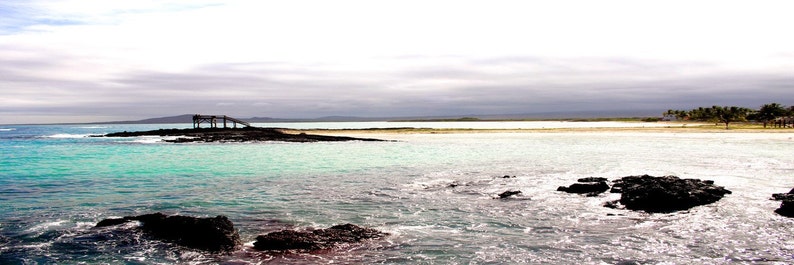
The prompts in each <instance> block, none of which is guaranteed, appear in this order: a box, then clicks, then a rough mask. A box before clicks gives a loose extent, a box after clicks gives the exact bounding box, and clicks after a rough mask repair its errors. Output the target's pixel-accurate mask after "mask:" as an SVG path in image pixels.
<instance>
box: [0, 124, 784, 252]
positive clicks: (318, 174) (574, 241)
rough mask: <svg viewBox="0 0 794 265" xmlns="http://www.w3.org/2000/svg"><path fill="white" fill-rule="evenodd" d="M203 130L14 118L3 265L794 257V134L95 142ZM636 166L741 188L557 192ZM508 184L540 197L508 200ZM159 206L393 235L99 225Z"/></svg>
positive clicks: (3, 207) (5, 180) (7, 148)
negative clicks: (322, 247) (630, 200)
mask: <svg viewBox="0 0 794 265" xmlns="http://www.w3.org/2000/svg"><path fill="white" fill-rule="evenodd" d="M287 125H289V124H287ZM186 126H190V125H189V124H187V125H127V126H121V125H99V126H97V125H85V126H81V125H57V126H56V125H53V126H0V140H1V141H2V142H0V154H1V155H0V159H1V160H0V168H2V171H0V263H3V264H5V263H10V264H15V263H26V264H36V263H38V264H50V263H77V262H85V263H113V264H128V263H134V264H170V263H195V264H203V263H231V264H240V263H242V264H248V263H250V264H259V263H273V264H285V263H286V264H306V263H323V264H324V263H329V262H335V263H359V264H372V263H386V264H393V263H404V264H416V263H419V264H431V263H434V264H450V263H451V264H472V263H473V264H489V263H490V264H505V263H539V264H546V263H552V264H571V263H585V264H588V263H589V264H615V263H618V262H622V261H636V262H639V263H643V264H645V263H650V264H656V263H674V264H679V263H718V264H719V263H730V262H753V261H756V262H768V263H779V264H787V263H792V262H794V240H792V239H790V235H791V234H792V232H794V228H793V227H794V226H792V225H794V221H792V219H788V218H784V217H780V216H777V215H776V214H774V213H773V212H772V211H773V210H774V209H776V208H777V207H778V206H779V203H778V202H774V201H770V200H768V198H769V197H770V195H771V194H772V193H780V192H786V191H788V190H790V189H791V188H792V187H794V151H792V150H794V149H793V148H792V147H794V140H792V137H794V134H791V133H768V134H767V133H757V134H743V133H630V132H623V133H599V132H593V133H495V134H405V135H398V134H383V135H371V137H374V138H381V139H388V140H394V141H389V142H342V143H338V142H335V143H278V142H262V143H242V144H167V143H162V142H159V141H158V138H146V137H143V138H96V137H86V136H88V135H93V134H104V133H108V132H115V131H125V130H127V131H135V130H146V129H156V128H172V127H186ZM299 126H306V124H296V125H295V127H299ZM333 126H341V127H347V126H362V125H360V124H336V125H333ZM442 126H443V125H442ZM280 127H288V126H280ZM329 127H330V126H329ZM367 137H370V135H368V136H367ZM637 174H651V175H668V174H672V175H678V176H680V177H685V178H700V179H712V180H714V181H715V182H716V184H717V185H722V186H725V187H726V188H728V189H729V190H731V191H733V194H731V195H728V196H727V197H725V198H724V199H723V200H721V201H719V202H717V203H715V204H713V205H709V206H704V207H698V208H695V209H692V210H690V211H687V212H681V213H674V214H663V215H659V214H655V215H649V214H644V213H636V212H627V211H622V210H615V209H608V208H604V207H601V204H602V203H603V202H605V201H608V200H612V199H616V197H615V196H616V195H615V194H606V195H601V196H600V197H581V196H574V195H568V194H561V193H557V192H555V191H554V190H555V189H556V187H557V186H561V185H568V184H570V183H572V182H574V181H575V180H576V179H577V178H580V177H588V176H596V177H607V178H610V179H615V178H618V177H622V176H627V175H637ZM504 175H510V176H516V177H515V178H508V179H504V178H502V176H504ZM451 184H454V185H451ZM453 186H454V187H453ZM506 190H521V191H522V195H523V196H521V197H519V198H517V199H513V200H495V199H493V197H495V196H496V195H497V194H499V193H501V192H503V191H506ZM157 211H160V212H164V213H166V214H184V215H193V216H215V215H226V216H228V217H229V218H230V219H231V220H232V221H233V222H234V223H235V226H236V227H237V228H238V229H239V230H240V234H241V236H242V238H243V241H245V242H247V243H249V244H250V242H252V241H253V240H254V238H255V237H256V235H258V234H262V233H266V232H269V231H273V230H278V229H283V228H288V227H328V226H331V225H335V224H342V223H354V224H358V225H363V226H368V227H373V228H376V229H380V230H384V231H386V232H389V233H391V235H390V236H389V237H387V238H386V239H384V240H378V241H373V242H368V243H366V244H363V245H360V246H349V247H347V248H345V249H341V250H339V251H334V252H330V253H311V254H288V255H280V254H273V253H261V252H257V251H254V250H252V249H250V248H248V247H244V248H242V249H241V250H240V251H237V252H235V253H231V254H228V255H216V254H212V253H203V252H200V251H193V250H188V249H183V248H179V247H175V246H172V245H168V244H165V243H161V242H156V241H151V240H147V239H145V238H138V239H136V242H137V243H136V244H126V243H124V242H121V240H115V241H114V240H109V239H108V238H107V237H108V236H107V234H106V233H107V231H103V230H97V229H92V228H91V227H92V226H93V225H94V224H95V223H96V222H98V221H99V220H101V219H103V218H108V217H118V216H125V215H135V214H143V213H152V212H157ZM99 239H101V240H99Z"/></svg>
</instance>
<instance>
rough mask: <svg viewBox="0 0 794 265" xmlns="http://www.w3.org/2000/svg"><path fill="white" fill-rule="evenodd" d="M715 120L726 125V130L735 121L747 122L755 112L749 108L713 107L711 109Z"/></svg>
mask: <svg viewBox="0 0 794 265" xmlns="http://www.w3.org/2000/svg"><path fill="white" fill-rule="evenodd" d="M711 109H712V111H713V113H714V116H713V117H714V118H715V119H716V120H717V121H719V122H722V123H725V129H726V130H727V129H728V126H729V124H730V123H731V122H734V121H745V120H746V119H747V115H748V114H749V113H750V112H752V111H753V110H751V109H748V108H742V107H736V106H731V107H720V106H712V107H711Z"/></svg>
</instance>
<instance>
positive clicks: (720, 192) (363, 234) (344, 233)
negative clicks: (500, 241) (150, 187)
mask: <svg viewBox="0 0 794 265" xmlns="http://www.w3.org/2000/svg"><path fill="white" fill-rule="evenodd" d="M504 178H515V177H514V176H513V177H511V176H505V177H504ZM608 182H609V180H608V179H606V178H596V177H589V178H581V179H578V181H577V182H576V183H574V184H572V185H570V186H567V187H566V186H561V187H560V188H559V189H558V190H557V191H561V192H566V193H574V194H582V195H586V196H588V197H596V196H599V195H600V194H602V193H604V192H606V191H607V190H610V188H611V192H612V193H620V194H621V198H620V199H619V200H616V201H609V202H606V203H605V204H604V205H603V206H604V207H609V208H617V209H626V210H632V211H639V212H646V213H649V214H654V213H672V212H677V211H685V210H688V209H691V208H693V207H697V206H701V205H707V204H711V203H714V202H717V201H719V200H720V199H721V198H722V197H723V196H725V195H726V194H731V191H729V190H727V189H725V188H724V187H721V186H716V185H714V182H713V181H710V180H699V179H682V178H678V177H676V176H661V177H654V176H649V175H641V176H626V177H622V178H619V179H616V180H614V181H612V185H611V187H610V185H609V184H608ZM457 186H458V185H449V186H448V187H449V188H455V187H457ZM516 196H518V197H521V196H522V192H521V191H518V190H508V191H505V192H503V193H501V194H498V195H497V196H496V197H494V199H502V200H507V199H510V198H512V197H516ZM773 198H774V199H775V200H779V201H782V204H781V207H780V208H779V209H777V210H775V212H776V213H778V214H780V215H782V216H786V217H794V214H793V213H794V210H792V209H794V207H792V205H794V189H792V190H791V191H790V192H789V193H780V194H774V195H773ZM520 199H528V198H520ZM610 215H611V214H610ZM131 222H139V224H138V225H125V224H127V223H131ZM94 229H103V230H100V231H106V232H109V233H112V234H111V236H107V238H108V239H110V238H115V240H122V241H123V240H126V239H124V238H123V237H124V235H132V237H136V235H142V236H144V237H148V238H150V239H153V240H157V241H163V242H170V243H173V244H176V245H180V246H183V247H187V248H192V249H197V250H204V251H211V252H219V253H228V252H233V251H237V250H240V248H241V247H243V244H242V243H241V240H240V235H239V232H238V231H237V229H235V227H234V224H233V223H232V222H231V221H230V220H229V218H227V217H226V216H222V215H219V216H216V217H190V216H180V215H172V216H168V215H165V214H162V213H159V212H158V213H153V214H144V215H138V216H127V217H123V218H109V219H103V220H101V221H99V222H98V223H97V224H96V226H95V228H94ZM387 236H389V233H387V232H382V231H379V230H375V229H372V228H367V227H361V226H357V225H354V224H349V223H348V224H341V225H335V226H332V227H329V228H322V229H320V228H313V227H304V228H294V229H282V230H279V231H275V232H269V233H267V234H260V235H259V236H257V237H256V241H255V242H253V244H252V245H251V246H247V248H251V249H253V250H255V251H264V252H268V253H296V252H315V251H327V250H331V251H333V250H335V249H340V248H344V247H343V246H355V245H360V244H363V243H364V242H366V241H371V240H379V239H383V238H385V237H387ZM128 241H132V242H136V241H137V240H128ZM323 253H324V252H323Z"/></svg>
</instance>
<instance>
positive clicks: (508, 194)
mask: <svg viewBox="0 0 794 265" xmlns="http://www.w3.org/2000/svg"><path fill="white" fill-rule="evenodd" d="M519 194H521V191H520V190H508V191H505V192H502V193H499V195H497V196H499V199H507V198H510V197H511V196H513V195H519Z"/></svg>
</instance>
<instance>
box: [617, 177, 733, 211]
mask: <svg viewBox="0 0 794 265" xmlns="http://www.w3.org/2000/svg"><path fill="white" fill-rule="evenodd" d="M612 192H617V193H621V196H620V200H619V202H620V204H622V205H623V206H625V207H626V209H630V210H638V211H645V212H649V213H670V212H675V211H680V210H687V209H690V208H692V207H695V206H700V205H705V204H710V203H714V202H716V201H719V200H720V199H721V198H722V197H723V196H725V194H730V193H731V191H729V190H727V189H725V188H724V187H721V186H716V185H714V182H713V181H710V180H699V179H680V178H678V177H676V176H663V177H654V176H649V175H642V176H628V177H623V178H621V179H618V180H615V181H614V185H613V187H612ZM612 206H614V202H613V205H612Z"/></svg>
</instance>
